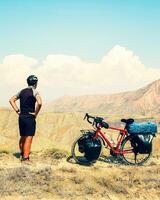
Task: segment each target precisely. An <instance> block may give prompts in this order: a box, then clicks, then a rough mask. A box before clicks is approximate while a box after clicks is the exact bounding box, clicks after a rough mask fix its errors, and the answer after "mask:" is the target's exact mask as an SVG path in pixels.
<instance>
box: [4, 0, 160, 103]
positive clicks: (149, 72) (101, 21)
mask: <svg viewBox="0 0 160 200" xmlns="http://www.w3.org/2000/svg"><path fill="white" fill-rule="evenodd" d="M159 35H160V1H159V0H76V1H75V0H74V1H71V0H27V1H21V0H1V1H0V70H1V73H0V78H1V80H4V83H3V84H2V83H1V85H0V89H1V90H3V91H4V95H3V97H2V98H1V100H0V106H1V105H8V98H9V97H10V96H11V95H12V94H14V93H16V92H17V91H18V90H19V89H20V88H21V87H23V86H25V84H26V83H25V81H26V77H27V76H28V75H30V74H31V73H33V74H36V75H38V76H39V90H40V92H41V94H42V95H43V96H44V99H45V101H47V100H51V99H54V98H57V97H58V96H63V95H83V94H98V93H103V94H109V93H114V92H121V91H126V90H134V89H138V88H139V87H142V86H144V85H145V84H148V83H150V82H152V81H154V80H156V79H159V75H160V60H159V57H160V56H159V54H160V53H159V52H160V45H159V44H160V37H159ZM6 100H7V101H6Z"/></svg>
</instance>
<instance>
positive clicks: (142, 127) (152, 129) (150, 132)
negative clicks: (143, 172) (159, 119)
mask: <svg viewBox="0 0 160 200" xmlns="http://www.w3.org/2000/svg"><path fill="white" fill-rule="evenodd" d="M126 129H127V131H128V133H129V134H130V135H131V137H132V141H133V143H132V144H133V145H132V146H133V147H134V149H135V150H136V152H137V153H140V154H145V153H151V152H152V140H153V137H155V136H156V133H157V125H156V123H154V122H141V123H136V122H133V123H131V124H128V125H127V126H126Z"/></svg>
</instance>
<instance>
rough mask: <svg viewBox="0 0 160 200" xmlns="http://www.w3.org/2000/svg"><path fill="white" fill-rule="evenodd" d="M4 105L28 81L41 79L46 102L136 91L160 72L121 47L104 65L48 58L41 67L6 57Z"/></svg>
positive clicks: (32, 61)
mask: <svg viewBox="0 0 160 200" xmlns="http://www.w3.org/2000/svg"><path fill="white" fill-rule="evenodd" d="M0 72H1V73H0V80H1V85H0V89H1V91H3V92H2V93H3V98H2V99H1V101H0V105H1V104H3V105H4V104H6V105H7V103H5V102H7V100H8V99H7V98H9V96H11V95H13V94H14V93H15V92H17V91H18V90H19V89H20V88H21V87H25V84H26V77H27V76H28V75H30V74H36V75H37V76H38V77H39V80H40V81H39V90H40V91H41V93H42V95H43V96H44V98H45V100H47V99H51V98H55V97H58V96H61V95H82V94H97V93H103V94H108V93H114V92H120V91H125V90H133V89H137V88H139V87H142V86H144V85H145V84H148V83H150V82H152V81H154V80H156V79H158V78H159V77H160V70H159V69H156V68H149V67H146V66H144V64H143V63H142V62H141V61H140V59H139V57H138V56H136V55H135V54H134V53H133V52H132V51H130V50H128V49H126V48H125V47H121V46H118V45H116V46H114V47H113V48H112V49H111V50H110V51H109V52H108V53H107V55H106V56H104V57H103V58H102V60H101V62H100V63H86V62H84V61H82V60H81V59H80V58H79V57H76V56H67V55H48V56H47V57H46V59H45V60H44V61H43V62H42V63H40V64H38V61H37V60H36V59H34V58H30V57H27V56H24V55H9V56H6V57H5V58H4V60H3V62H2V64H0Z"/></svg>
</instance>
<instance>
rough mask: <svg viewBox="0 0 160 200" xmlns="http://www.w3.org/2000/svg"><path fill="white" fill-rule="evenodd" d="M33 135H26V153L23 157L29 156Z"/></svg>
mask: <svg viewBox="0 0 160 200" xmlns="http://www.w3.org/2000/svg"><path fill="white" fill-rule="evenodd" d="M32 139H33V136H26V138H25V143H24V154H23V158H24V159H25V158H29V155H30V150H31V145H32Z"/></svg>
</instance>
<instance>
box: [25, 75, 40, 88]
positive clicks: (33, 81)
mask: <svg viewBox="0 0 160 200" xmlns="http://www.w3.org/2000/svg"><path fill="white" fill-rule="evenodd" d="M37 81H38V78H37V77H36V76H35V75H30V76H29V77H28V78H27V83H28V85H29V86H33V85H35V84H36V83H37Z"/></svg>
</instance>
